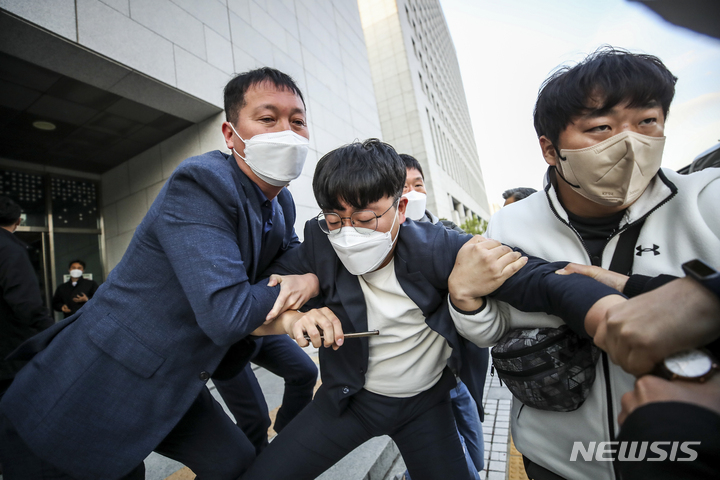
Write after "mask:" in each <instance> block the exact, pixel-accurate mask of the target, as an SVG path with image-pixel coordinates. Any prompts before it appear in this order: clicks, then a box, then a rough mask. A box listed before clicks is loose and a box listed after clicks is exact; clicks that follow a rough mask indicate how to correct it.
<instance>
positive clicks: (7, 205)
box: [0, 196, 22, 227]
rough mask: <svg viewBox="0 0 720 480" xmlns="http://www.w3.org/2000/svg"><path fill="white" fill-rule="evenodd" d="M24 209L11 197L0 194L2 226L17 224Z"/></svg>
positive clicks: (0, 221)
mask: <svg viewBox="0 0 720 480" xmlns="http://www.w3.org/2000/svg"><path fill="white" fill-rule="evenodd" d="M21 213H22V209H21V208H20V205H18V204H17V203H15V202H14V201H13V200H12V199H11V198H10V197H2V196H0V227H10V226H12V225H15V223H16V222H17V221H18V218H20V214H21Z"/></svg>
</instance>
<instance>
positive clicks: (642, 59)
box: [533, 46, 677, 149]
mask: <svg viewBox="0 0 720 480" xmlns="http://www.w3.org/2000/svg"><path fill="white" fill-rule="evenodd" d="M676 81H677V77H675V76H674V75H673V74H672V73H670V71H669V70H668V69H667V67H665V65H664V64H663V63H662V61H661V60H660V59H659V58H657V57H655V56H653V55H642V54H636V53H630V52H629V51H627V50H623V49H619V48H613V47H610V46H603V47H600V48H599V49H597V50H596V51H595V52H594V53H591V54H590V55H588V57H587V58H585V60H583V61H582V62H580V63H578V64H577V65H575V66H574V67H569V66H565V67H561V68H559V69H558V70H557V71H555V72H554V73H553V74H552V75H550V77H549V78H548V79H547V80H545V82H543V84H542V86H541V87H540V92H539V93H538V98H537V102H536V103H535V111H534V114H533V116H534V123H535V132H536V133H537V136H538V138H539V137H541V136H543V135H545V137H547V138H548V140H550V141H551V142H552V144H553V145H554V146H555V148H556V149H558V148H559V147H558V139H559V137H560V133H561V132H562V131H563V130H564V129H565V127H567V126H568V124H570V122H572V119H573V118H574V117H577V116H578V115H583V114H586V113H590V112H593V111H597V112H602V111H605V110H609V109H611V108H613V107H614V106H615V105H617V104H618V103H620V102H623V101H627V102H628V106H629V107H631V108H635V107H645V106H649V105H652V104H653V102H658V103H659V104H660V107H661V108H662V111H663V115H664V116H665V118H667V116H668V111H669V109H670V103H671V102H672V99H673V96H674V95H675V82H676ZM594 101H595V102H599V105H594V104H593V102H594Z"/></svg>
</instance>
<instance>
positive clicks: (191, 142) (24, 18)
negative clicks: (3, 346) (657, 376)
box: [0, 0, 381, 291]
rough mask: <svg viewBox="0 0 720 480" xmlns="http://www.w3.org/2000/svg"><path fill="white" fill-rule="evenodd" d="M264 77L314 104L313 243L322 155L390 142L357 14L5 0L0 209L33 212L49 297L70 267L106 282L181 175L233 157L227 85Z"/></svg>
mask: <svg viewBox="0 0 720 480" xmlns="http://www.w3.org/2000/svg"><path fill="white" fill-rule="evenodd" d="M266 65H267V66H271V67H275V68H277V69H280V70H282V71H284V72H286V73H288V74H290V75H291V76H292V77H293V78H294V79H295V80H296V81H297V83H298V85H299V87H300V88H301V90H302V91H303V93H304V95H305V101H306V106H307V114H308V120H309V130H310V135H311V138H310V142H311V144H310V147H311V148H310V153H309V155H308V160H307V163H306V165H305V168H304V170H303V174H302V176H301V177H300V178H299V179H297V180H296V181H294V182H292V184H291V186H290V190H291V191H292V193H293V195H294V197H295V202H296V205H297V211H298V223H297V225H296V227H297V229H298V233H299V234H302V225H303V224H304V223H305V221H306V220H307V219H309V218H311V217H313V216H315V215H317V213H318V211H319V210H318V207H317V205H316V203H315V201H314V198H313V195H312V188H311V180H312V173H313V171H314V168H315V165H316V163H317V160H318V159H319V158H320V156H322V155H323V154H325V153H326V152H328V151H329V150H331V149H333V148H335V147H337V146H339V145H342V144H345V143H348V142H351V141H352V140H353V139H356V138H358V139H364V138H368V137H379V136H381V129H380V122H379V117H378V111H377V106H376V102H375V96H374V89H373V82H372V78H371V74H370V67H369V63H368V58H367V50H366V48H365V39H364V34H363V31H362V27H361V22H360V15H359V11H358V5H357V2H356V0H0V92H2V93H0V174H1V175H0V195H10V196H15V198H16V199H20V201H21V205H22V206H23V208H26V206H27V208H26V210H28V211H33V212H35V213H33V214H31V215H29V216H28V220H27V222H26V223H25V224H24V225H23V226H22V227H21V228H20V230H21V232H20V233H21V234H22V235H25V236H26V237H27V238H26V239H27V240H28V241H29V242H30V243H33V244H34V245H35V246H36V247H37V252H36V258H34V261H35V264H36V269H37V270H38V276H39V277H40V278H41V282H43V283H44V286H45V288H46V291H53V290H54V289H55V287H56V286H57V285H58V284H59V283H61V282H62V274H63V273H67V268H66V265H65V264H64V263H63V262H64V260H66V259H67V258H71V257H74V256H86V257H87V255H91V256H94V258H96V259H97V261H96V262H95V263H96V264H97V265H96V266H94V267H93V269H94V270H95V271H94V272H93V273H94V275H95V279H96V280H100V281H102V279H104V278H105V276H106V275H107V274H108V273H109V271H110V270H111V269H112V268H113V267H114V266H115V265H117V263H118V262H119V261H120V259H121V258H122V256H123V254H124V252H125V250H126V248H127V246H128V244H129V242H130V239H131V238H132V235H133V233H134V231H135V228H136V227H137V225H138V224H139V223H140V221H141V220H142V218H143V217H144V215H145V214H146V212H147V211H148V209H149V207H150V205H151V204H152V202H153V200H154V199H155V197H156V196H157V194H158V192H159V191H160V189H161V188H162V186H163V185H164V183H165V181H166V180H167V179H168V177H169V176H170V175H171V173H172V172H173V170H174V169H175V167H177V165H178V164H179V163H180V162H181V161H182V160H184V159H185V158H188V157H190V156H193V155H198V154H200V153H203V152H206V151H210V150H216V149H220V150H222V151H226V150H227V149H226V147H225V144H224V142H223V138H222V134H221V129H220V128H221V124H222V122H223V121H224V119H225V115H224V112H223V111H222V108H223V98H222V89H223V87H224V85H225V84H226V83H227V81H228V80H230V78H232V76H233V75H234V74H235V73H239V72H243V71H247V70H250V69H253V68H256V67H260V66H266ZM3 175H4V176H3ZM3 179H5V180H6V181H4V182H3ZM58 182H59V183H58ZM63 182H64V183H63ZM56 187H57V188H56ZM61 187H62V188H61ZM62 202H66V203H67V205H64V204H62ZM93 202H94V203H93ZM68 209H69V210H68ZM93 209H96V210H95V211H93ZM35 210H37V211H35ZM75 210H77V211H75ZM63 214H64V217H63ZM78 215H79V216H78ZM83 215H84V217H83ZM68 222H69V223H68ZM63 235H65V237H63ZM73 235H75V236H74V237H73ZM82 235H85V237H82V239H83V240H84V242H79V239H81V237H80V236H82ZM88 239H91V240H90V242H89V243H90V246H89V247H88V246H87V245H85V247H84V250H79V249H77V248H76V247H77V245H80V244H81V243H85V244H86V243H88V242H87V240H88ZM93 239H94V240H93ZM93 242H95V243H93ZM61 247H62V249H64V250H63V251H60V249H61ZM93 249H94V250H95V251H94V252H93V253H90V251H91V250H93ZM61 260H62V261H61ZM98 270H100V271H98Z"/></svg>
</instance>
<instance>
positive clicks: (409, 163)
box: [400, 153, 425, 180]
mask: <svg viewBox="0 0 720 480" xmlns="http://www.w3.org/2000/svg"><path fill="white" fill-rule="evenodd" d="M400 159H401V160H402V161H403V162H405V169H406V170H410V169H411V168H414V169H415V170H417V171H418V172H420V176H421V177H423V180H425V174H424V173H423V171H422V167H421V166H420V162H418V161H417V159H416V158H415V157H413V156H412V155H408V154H407V153H401V154H400Z"/></svg>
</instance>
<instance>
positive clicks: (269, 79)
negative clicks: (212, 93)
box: [224, 67, 305, 123]
mask: <svg viewBox="0 0 720 480" xmlns="http://www.w3.org/2000/svg"><path fill="white" fill-rule="evenodd" d="M260 83H269V84H271V85H274V86H275V87H276V88H277V89H278V90H287V91H290V92H293V93H294V94H295V95H297V96H298V97H300V100H302V102H303V105H305V99H304V98H303V95H302V92H301V91H300V89H299V88H298V86H297V85H296V84H295V81H294V80H293V79H292V77H290V75H288V74H286V73H283V72H281V71H280V70H275V69H274V68H270V67H262V68H258V69H255V70H250V71H249V72H245V73H240V74H238V75H237V76H235V78H233V79H232V80H230V81H229V82H228V83H227V85H225V90H224V94H225V119H226V120H227V121H228V122H233V123H234V122H235V121H236V120H237V115H238V113H239V112H240V109H242V108H243V107H244V106H245V93H246V92H247V91H248V89H249V88H250V87H252V86H253V85H257V84H260Z"/></svg>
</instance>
